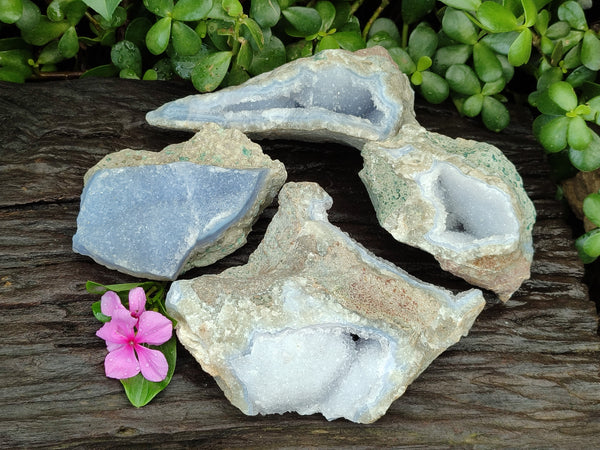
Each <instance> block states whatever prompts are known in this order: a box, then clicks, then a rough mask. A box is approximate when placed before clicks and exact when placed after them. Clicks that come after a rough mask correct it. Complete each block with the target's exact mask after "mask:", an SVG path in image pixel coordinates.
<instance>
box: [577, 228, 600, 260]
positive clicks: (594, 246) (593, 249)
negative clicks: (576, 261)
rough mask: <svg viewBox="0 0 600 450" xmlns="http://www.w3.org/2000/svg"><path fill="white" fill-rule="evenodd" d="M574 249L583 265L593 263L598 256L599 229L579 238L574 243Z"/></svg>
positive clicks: (599, 246) (599, 243)
mask: <svg viewBox="0 0 600 450" xmlns="http://www.w3.org/2000/svg"><path fill="white" fill-rule="evenodd" d="M588 241H590V242H588ZM575 248H576V249H577V251H578V252H579V258H580V259H581V261H582V262H583V263H584V264H589V263H592V262H594V261H595V260H596V258H597V257H598V256H600V228H594V229H593V230H590V231H588V232H587V233H585V234H584V235H582V236H579V237H578V238H577V240H576V241H575ZM588 252H589V253H588Z"/></svg>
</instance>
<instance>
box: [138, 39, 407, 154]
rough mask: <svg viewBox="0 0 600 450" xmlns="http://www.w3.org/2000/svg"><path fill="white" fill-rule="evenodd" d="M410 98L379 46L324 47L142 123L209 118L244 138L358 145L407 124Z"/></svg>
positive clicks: (195, 123)
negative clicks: (330, 48) (351, 49)
mask: <svg viewBox="0 0 600 450" xmlns="http://www.w3.org/2000/svg"><path fill="white" fill-rule="evenodd" d="M413 103H414V93H413V91H412V89H411V88H410V83H409V82H408V79H407V78H406V76H405V75H404V74H403V73H402V72H401V71H400V69H398V66H397V65H396V64H395V63H394V62H393V61H392V59H391V58H390V56H389V54H388V53H387V51H386V50H384V49H383V48H381V47H377V48H375V47H374V48H371V49H368V50H361V51H357V52H355V53H352V52H348V51H345V50H325V51H322V52H320V53H318V54H317V55H315V56H314V57H312V58H300V59H297V60H295V61H292V62H289V63H287V64H284V65H282V66H280V67H278V68H276V69H274V70H272V71H270V72H266V73H263V74H261V75H258V76H256V77H254V78H252V79H250V80H248V81H246V82H245V83H243V84H241V85H239V86H235V87H230V88H226V89H222V90H220V91H217V92H214V93H210V94H198V95H191V96H188V97H185V98H182V99H179V100H175V101H172V102H169V103H166V104H165V105H163V106H161V107H160V108H158V109H157V110H155V111H151V112H149V113H148V114H147V115H146V120H147V121H148V123H150V124H152V125H156V126H159V127H163V128H176V129H185V130H196V129H198V127H199V126H201V124H202V123H204V122H214V123H218V124H219V125H221V126H223V127H226V128H236V129H238V130H240V131H243V132H244V133H246V134H248V135H249V136H250V137H256V138H289V139H299V140H308V141H318V142H322V141H335V142H342V143H345V144H348V145H352V146H355V147H357V148H359V149H360V148H361V147H362V145H363V144H364V142H366V141H370V140H382V139H386V138H388V137H391V136H393V135H395V134H396V133H397V132H398V130H399V129H400V126H401V125H402V124H403V123H412V122H414V121H415V119H414V111H413Z"/></svg>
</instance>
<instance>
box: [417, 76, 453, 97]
mask: <svg viewBox="0 0 600 450" xmlns="http://www.w3.org/2000/svg"><path fill="white" fill-rule="evenodd" d="M421 77H422V83H421V95H422V96H423V97H424V98H425V100H427V101H428V102H429V103H433V104H434V105H435V104H438V103H442V102H443V101H444V100H446V99H447V98H448V95H449V94H450V88H449V86H448V82H447V81H446V80H445V79H444V78H442V77H441V76H439V75H438V74H436V73H433V72H431V71H429V70H427V71H425V72H421Z"/></svg>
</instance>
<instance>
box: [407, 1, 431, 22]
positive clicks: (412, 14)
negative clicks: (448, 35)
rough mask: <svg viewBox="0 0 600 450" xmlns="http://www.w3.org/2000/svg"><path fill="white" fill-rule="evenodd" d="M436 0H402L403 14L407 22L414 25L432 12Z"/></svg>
mask: <svg viewBox="0 0 600 450" xmlns="http://www.w3.org/2000/svg"><path fill="white" fill-rule="evenodd" d="M434 6H435V0H402V5H401V10H400V11H401V14H402V21H403V22H404V23H405V24H408V25H412V24H413V23H417V22H418V21H419V20H421V19H422V18H423V17H425V16H426V15H427V14H429V13H430V12H431V10H432V9H433V7H434Z"/></svg>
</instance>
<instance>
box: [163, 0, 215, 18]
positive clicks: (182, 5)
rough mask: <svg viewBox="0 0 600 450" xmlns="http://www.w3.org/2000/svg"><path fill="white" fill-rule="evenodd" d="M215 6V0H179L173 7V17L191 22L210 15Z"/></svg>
mask: <svg viewBox="0 0 600 450" xmlns="http://www.w3.org/2000/svg"><path fill="white" fill-rule="evenodd" d="M212 7H213V0H178V2H177V3H175V6H174V7H173V12H172V17H173V19H175V20H182V21H186V22H191V21H195V20H201V19H204V18H206V16H208V13H209V12H210V10H211V9H212Z"/></svg>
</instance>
